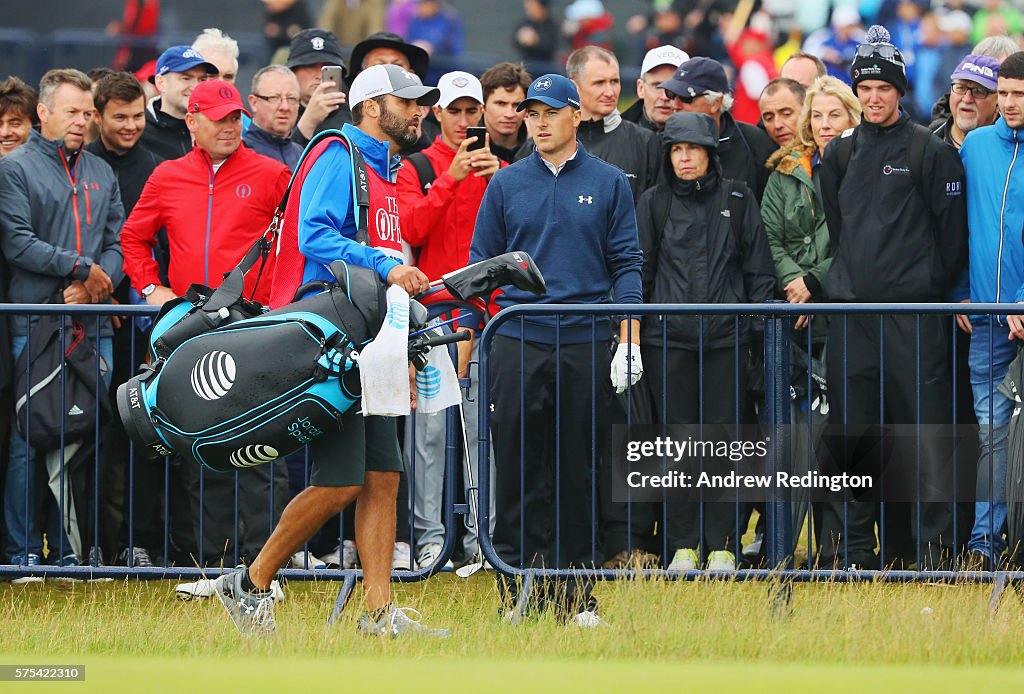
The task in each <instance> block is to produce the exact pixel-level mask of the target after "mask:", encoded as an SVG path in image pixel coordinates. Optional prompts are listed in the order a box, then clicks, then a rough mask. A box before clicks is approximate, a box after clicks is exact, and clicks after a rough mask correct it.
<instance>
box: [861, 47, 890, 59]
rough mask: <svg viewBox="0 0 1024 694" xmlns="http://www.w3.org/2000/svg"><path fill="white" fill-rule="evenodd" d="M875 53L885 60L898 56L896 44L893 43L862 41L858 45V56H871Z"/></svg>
mask: <svg viewBox="0 0 1024 694" xmlns="http://www.w3.org/2000/svg"><path fill="white" fill-rule="evenodd" d="M875 55H877V56H878V57H879V58H884V59H885V60H892V59H893V58H895V57H896V46H893V45H892V44H891V43H877V44H876V43H862V44H861V45H859V46H857V57H858V58H870V57H871V56H875Z"/></svg>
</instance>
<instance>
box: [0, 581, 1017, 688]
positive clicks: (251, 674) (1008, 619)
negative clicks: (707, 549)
mask: <svg viewBox="0 0 1024 694" xmlns="http://www.w3.org/2000/svg"><path fill="white" fill-rule="evenodd" d="M395 589H396V602H398V603H400V604H403V605H409V606H412V607H415V608H417V609H419V610H421V611H422V612H423V614H424V621H425V622H428V623H430V624H431V625H437V626H444V627H448V628H450V629H451V630H452V631H453V636H452V638H450V639H447V640H443V641H437V640H426V639H421V640H397V641H379V640H368V639H365V638H361V637H359V636H358V635H357V634H356V633H355V620H356V619H357V618H358V614H359V606H358V603H359V599H360V596H359V595H358V593H357V595H356V596H355V597H354V598H353V602H352V604H351V605H350V607H349V609H348V610H347V611H346V613H345V614H344V615H343V617H342V619H341V620H340V621H339V623H337V624H335V625H333V626H328V624H327V615H328V613H329V611H330V608H331V606H332V605H333V603H334V597H335V595H336V591H337V584H334V583H328V582H318V583H303V582H295V581H293V582H291V583H290V584H288V586H287V587H286V591H287V593H288V597H287V600H286V601H285V602H284V603H283V604H281V605H279V606H278V608H277V611H276V617H277V635H276V636H275V637H273V638H271V639H265V640H242V639H240V638H239V637H238V635H237V632H236V631H235V629H234V627H233V626H232V624H231V622H230V621H229V620H228V618H227V616H226V614H225V613H224V610H223V608H222V607H221V605H220V603H219V602H217V601H216V600H215V599H213V600H206V601H194V602H190V603H183V602H181V601H179V600H178V599H177V598H176V597H175V596H174V593H173V584H172V583H169V582H164V581H150V582H138V581H130V582H114V583H96V584H86V583H57V582H48V583H46V584H42V585H41V584H34V585H25V586H15V585H10V584H0V619H2V625H3V626H2V629H0V654H2V656H0V662H3V663H36V664H85V665H86V671H87V675H86V682H85V683H84V684H82V683H52V684H33V685H32V688H33V691H34V690H35V689H36V688H39V689H46V688H58V687H59V688H62V689H71V688H73V689H76V690H77V689H81V690H86V689H87V690H103V691H143V692H150V691H185V690H186V689H187V688H193V689H194V688H196V687H202V688H203V690H207V689H208V688H209V689H212V688H214V687H222V686H223V687H231V688H232V689H233V690H237V691H272V690H273V691H277V692H283V691H298V690H300V689H307V688H308V687H314V686H318V685H319V686H330V687H331V688H332V689H333V688H334V686H336V685H340V686H343V687H344V688H345V689H346V690H347V691H363V690H364V689H366V690H367V691H371V690H372V691H375V692H376V691H453V692H454V691H458V690H461V689H464V688H466V687H472V688H474V689H480V690H482V691H493V692H504V691H524V690H526V691H529V690H535V691H552V690H555V689H557V691H558V692H560V693H565V692H576V691H580V692H583V691H587V692H602V691H607V692H632V691H661V692H671V691H683V690H690V689H692V688H694V687H697V688H699V689H700V690H703V689H705V688H709V687H714V689H715V690H717V691H742V692H761V691H787V692H792V691H828V692H843V691H851V692H853V691H857V692H864V691H872V690H874V691H877V692H888V691H918V690H920V691H924V690H927V691H928V692H930V693H932V692H945V691H950V692H952V691H957V692H964V691H965V690H971V689H976V688H978V687H985V688H986V690H987V691H999V692H1002V691H1020V690H1021V688H1022V687H1024V607H1022V603H1021V601H1019V600H1017V599H1016V598H1015V597H1013V594H1012V592H1010V593H1008V596H1007V599H1006V600H1005V601H1004V604H1003V607H1002V609H1001V610H1000V611H999V612H998V613H997V614H996V615H995V616H994V617H993V616H992V615H991V614H990V612H989V609H988V598H989V595H990V592H991V587H989V586H973V585H956V586H949V585H941V586H940V585H935V586H928V585H924V586H922V585H893V584H881V583H878V584H817V585H811V584H808V585H802V584H798V585H796V587H795V592H794V599H793V604H792V609H791V611H790V612H789V614H788V615H787V616H783V617H779V616H777V615H773V612H772V610H771V608H770V605H769V602H768V600H767V591H768V588H767V585H766V584H763V583H760V584H758V583H737V582H729V581H698V582H681V583H672V582H664V581H630V582H626V581H623V582H615V583H604V584H600V585H598V587H597V589H596V591H595V592H596V594H597V596H598V597H599V599H600V600H601V611H602V615H603V616H604V618H605V619H606V620H607V622H608V624H609V626H608V627H606V628H599V629H593V630H586V631H582V630H580V629H578V628H576V627H567V626H563V625H559V624H557V623H555V622H554V621H553V620H550V619H548V618H541V619H538V620H536V621H531V622H527V623H526V624H523V625H521V626H518V627H514V626H511V625H507V624H504V623H502V622H500V620H499V619H498V614H497V601H496V592H495V588H494V582H493V578H492V577H491V575H485V574H477V575H476V576H474V577H473V578H472V579H470V580H461V579H458V578H456V577H455V576H453V575H451V574H445V575H442V576H440V577H437V578H434V579H431V580H429V581H427V582H424V583H414V584H404V585H396V586H395ZM143 683H144V684H143ZM353 685H357V686H356V688H353ZM371 685H372V689H371V687H370V686H371ZM16 686H17V685H16ZM21 686H24V685H21ZM19 688H20V686H19ZM0 691H11V689H6V688H5V686H4V685H2V684H0Z"/></svg>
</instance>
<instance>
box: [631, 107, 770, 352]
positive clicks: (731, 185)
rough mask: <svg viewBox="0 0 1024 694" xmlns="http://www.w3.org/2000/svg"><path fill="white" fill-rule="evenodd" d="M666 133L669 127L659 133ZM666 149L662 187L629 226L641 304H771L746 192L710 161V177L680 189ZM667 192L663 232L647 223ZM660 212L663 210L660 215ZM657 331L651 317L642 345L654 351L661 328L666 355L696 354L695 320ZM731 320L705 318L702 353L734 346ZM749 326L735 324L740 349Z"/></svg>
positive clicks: (756, 221)
mask: <svg viewBox="0 0 1024 694" xmlns="http://www.w3.org/2000/svg"><path fill="white" fill-rule="evenodd" d="M666 127H669V126H666ZM667 151H668V148H667V147H666V155H665V164H666V172H665V173H666V175H671V176H672V180H671V182H669V183H663V184H660V185H658V186H655V187H654V188H651V189H650V190H648V191H647V192H645V193H644V194H643V195H641V196H640V201H639V203H638V206H637V212H636V217H637V226H638V228H639V234H640V249H641V250H642V251H643V253H644V265H643V291H644V301H645V302H647V303H685V304H733V303H736V304H743V303H762V302H765V301H768V300H769V299H771V298H772V291H773V290H774V288H775V268H774V266H773V265H772V257H771V253H770V252H769V250H768V239H767V237H766V236H765V233H764V229H763V227H762V226H761V213H760V211H759V210H758V207H757V202H756V201H755V200H754V196H753V195H752V194H751V192H750V189H749V188H747V186H746V185H745V184H744V183H742V182H740V181H731V180H728V179H723V178H722V175H721V169H720V168H719V164H718V160H717V158H716V157H715V156H714V155H712V157H711V169H710V170H709V172H708V173H707V175H705V176H704V177H703V178H701V179H698V180H696V181H682V180H679V179H677V178H675V176H674V175H673V174H672V173H671V168H670V166H669V164H668V155H667ZM666 189H669V190H671V192H672V198H671V203H670V206H669V208H668V217H667V222H666V224H665V227H664V229H658V228H657V227H658V224H657V222H656V221H655V220H656V218H657V217H658V215H659V209H658V208H659V199H658V198H659V195H664V192H665V191H666ZM662 209H664V208H662ZM665 320H667V321H668V325H667V326H663V324H662V318H661V317H658V316H648V317H645V318H644V320H643V323H642V325H641V335H642V339H641V343H642V344H643V345H654V346H662V344H663V343H664V342H665V339H663V336H662V330H663V327H664V330H665V336H664V337H665V338H667V342H668V346H669V347H676V348H683V349H692V350H696V349H700V348H701V346H702V343H701V332H700V331H701V328H700V321H699V318H698V317H697V316H671V317H668V318H666V319H665ZM735 326H736V321H735V318H734V317H733V316H705V317H704V321H703V347H704V348H705V349H721V348H725V347H731V346H732V345H734V344H735V340H736V327H735ZM750 332H751V319H750V318H746V317H745V318H741V319H740V336H739V338H740V343H741V344H742V343H746V342H748V341H749V339H750Z"/></svg>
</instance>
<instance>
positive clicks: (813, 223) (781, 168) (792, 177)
mask: <svg viewBox="0 0 1024 694" xmlns="http://www.w3.org/2000/svg"><path fill="white" fill-rule="evenodd" d="M812 156H813V148H810V147H808V148H805V149H801V150H795V151H793V152H790V153H789V154H787V155H785V156H782V157H781V158H780V159H779V160H778V161H775V162H774V166H773V168H774V171H773V172H772V174H771V175H770V176H769V177H768V185H767V186H766V187H765V189H764V198H763V199H762V200H761V217H762V219H763V221H764V229H765V233H766V234H767V235H768V246H769V247H770V248H771V252H772V260H773V261H774V262H775V275H776V277H777V278H778V288H779V291H780V292H784V288H785V286H786V285H787V284H789V283H790V282H792V281H793V280H795V279H797V278H798V277H803V278H804V283H805V284H806V285H807V289H808V291H810V292H811V297H812V298H813V299H815V300H817V301H822V300H823V299H824V297H823V296H822V289H821V287H822V282H823V281H824V279H825V276H826V275H827V274H828V269H829V267H830V266H831V264H832V259H831V258H830V257H829V255H828V226H827V225H826V224H825V208H824V206H823V205H822V202H821V194H820V193H819V192H818V188H817V186H815V185H814V180H813V178H812V177H811V174H810V173H808V169H810V167H811V163H810V162H811V157H812Z"/></svg>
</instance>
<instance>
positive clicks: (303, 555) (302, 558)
mask: <svg viewBox="0 0 1024 694" xmlns="http://www.w3.org/2000/svg"><path fill="white" fill-rule="evenodd" d="M289 563H290V564H291V568H293V569H322V568H324V566H325V565H324V561H323V560H322V559H317V558H316V557H315V556H313V553H312V552H307V551H305V550H301V549H300V550H299V551H298V552H296V553H295V554H293V555H292V558H291V560H290V561H289Z"/></svg>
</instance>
